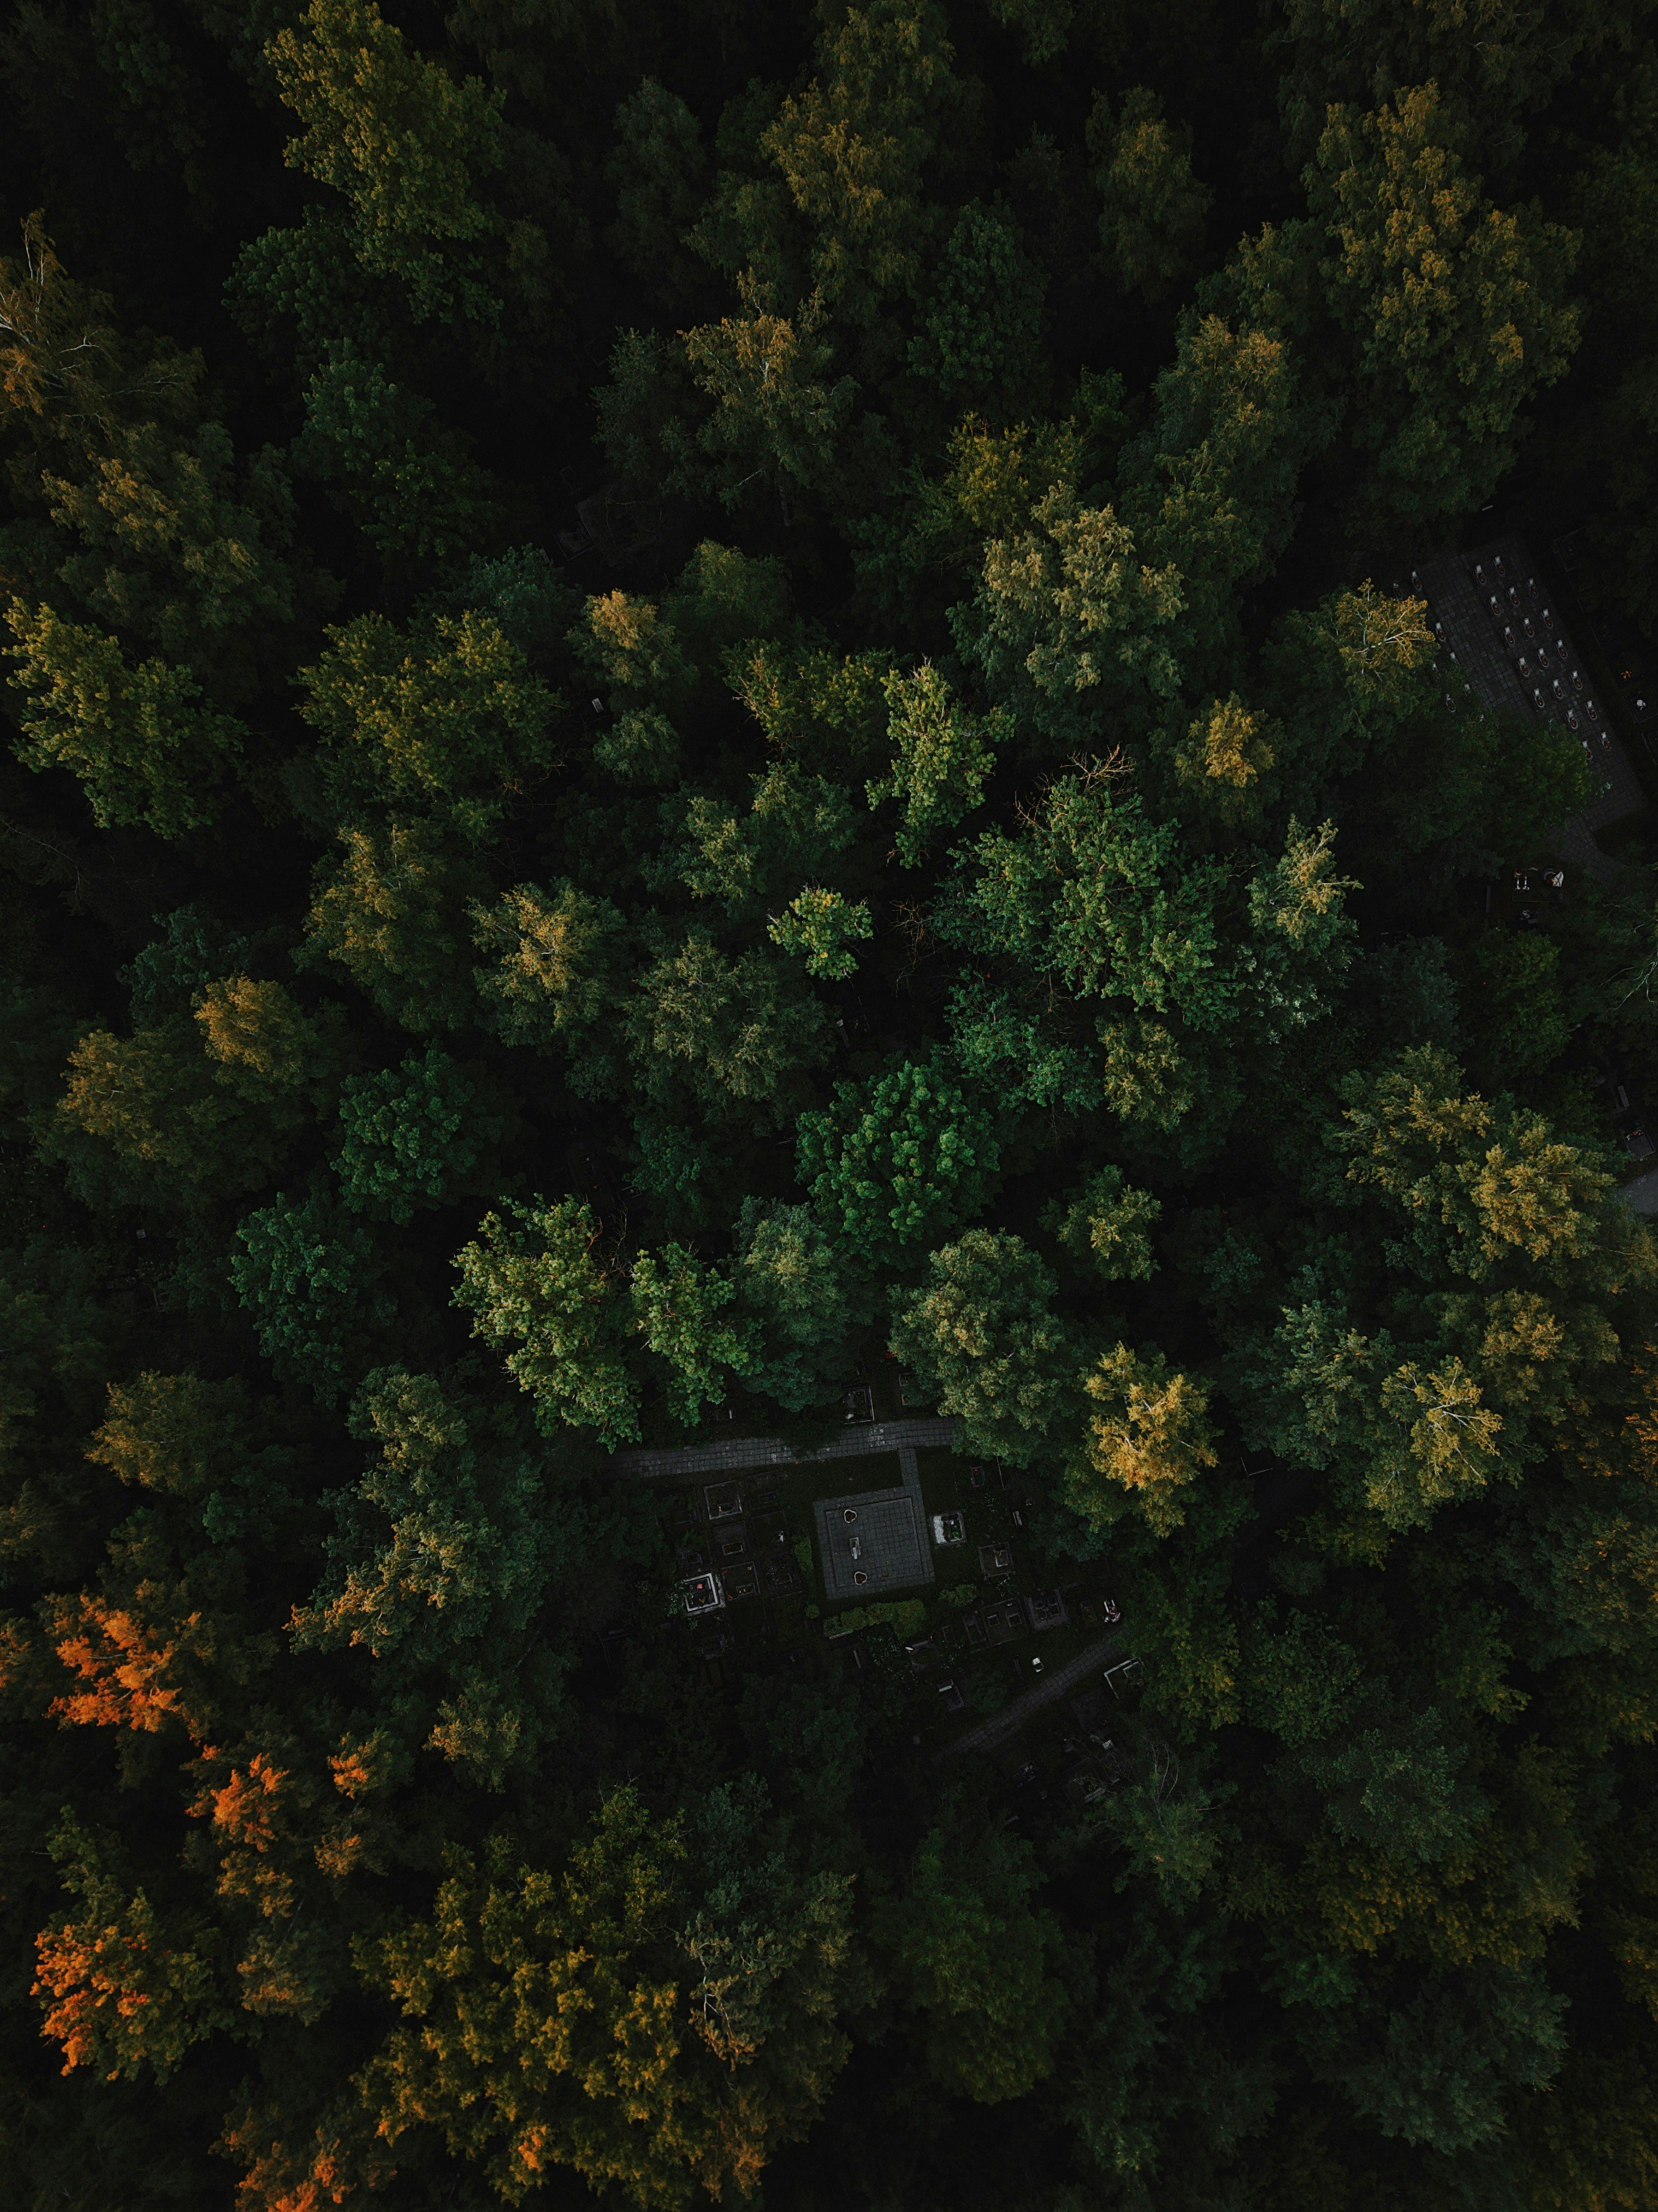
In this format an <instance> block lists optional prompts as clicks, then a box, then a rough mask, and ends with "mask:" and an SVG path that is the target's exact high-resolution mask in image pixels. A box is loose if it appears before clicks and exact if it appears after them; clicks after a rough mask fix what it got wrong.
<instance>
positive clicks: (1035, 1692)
mask: <svg viewBox="0 0 1658 2212" xmlns="http://www.w3.org/2000/svg"><path fill="white" fill-rule="evenodd" d="M1119 1640H1120V1639H1119V1638H1116V1637H1114V1636H1102V1637H1101V1638H1099V1639H1098V1641H1097V1642H1096V1643H1093V1644H1089V1645H1088V1647H1087V1649H1086V1650H1082V1651H1079V1652H1078V1654H1077V1656H1076V1657H1075V1658H1074V1659H1073V1660H1072V1661H1071V1662H1070V1663H1069V1665H1068V1666H1065V1667H1061V1668H1060V1670H1059V1672H1058V1674H1046V1675H1044V1676H1043V1678H1042V1680H1041V1681H1040V1682H1037V1683H1036V1684H1035V1685H1034V1686H1033V1687H1031V1688H1030V1689H1029V1690H1025V1691H1023V1692H1021V1693H1020V1695H1019V1696H1018V1697H1017V1698H1015V1699H1014V1700H1013V1702H1012V1704H1011V1705H1004V1706H1003V1707H1002V1710H1001V1711H1000V1712H999V1713H993V1714H992V1715H991V1717H990V1718H989V1719H988V1720H987V1721H981V1722H980V1723H979V1725H978V1727H977V1728H975V1729H969V1730H968V1732H967V1734H966V1735H958V1736H957V1739H956V1741H955V1742H954V1743H949V1744H946V1745H945V1746H944V1749H943V1750H942V1751H941V1752H938V1753H935V1754H934V1757H935V1763H936V1760H937V1759H954V1758H955V1756H956V1754H957V1753H958V1752H963V1751H993V1750H994V1749H995V1747H996V1746H997V1745H998V1744H999V1743H1005V1741H1006V1740H1007V1738H1008V1737H1009V1736H1011V1735H1015V1734H1017V1731H1018V1730H1019V1729H1022V1728H1023V1726H1024V1724H1025V1723H1026V1722H1027V1721H1028V1720H1029V1718H1030V1716H1031V1715H1032V1714H1033V1713H1039V1712H1040V1711H1042V1707H1043V1706H1044V1705H1055V1704H1057V1703H1058V1701H1059V1700H1060V1699H1061V1698H1064V1697H1068V1696H1069V1695H1070V1694H1071V1692H1072V1691H1073V1690H1079V1689H1081V1687H1082V1686H1083V1684H1084V1682H1085V1681H1087V1680H1088V1679H1089V1677H1090V1675H1091V1674H1094V1672H1095V1671H1096V1668H1103V1666H1104V1665H1105V1662H1106V1661H1107V1660H1108V1658H1109V1657H1110V1656H1111V1654H1112V1653H1113V1652H1114V1650H1116V1649H1117V1645H1118V1643H1119Z"/></svg>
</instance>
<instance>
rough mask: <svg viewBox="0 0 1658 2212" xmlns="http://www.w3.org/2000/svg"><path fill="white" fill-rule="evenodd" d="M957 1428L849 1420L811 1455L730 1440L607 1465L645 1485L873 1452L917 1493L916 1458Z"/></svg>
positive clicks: (935, 1422) (765, 1440) (756, 1440)
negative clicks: (894, 1464) (890, 1459)
mask: <svg viewBox="0 0 1658 2212" xmlns="http://www.w3.org/2000/svg"><path fill="white" fill-rule="evenodd" d="M955 1441H956V1424H955V1422H954V1421H952V1420H944V1419H937V1418H929V1419H917V1420H913V1421H849V1422H848V1423H847V1429H846V1433H845V1434H844V1435H843V1436H838V1437H835V1438H834V1439H833V1441H832V1442H830V1443H826V1444H822V1445H820V1446H819V1447H818V1449H817V1450H816V1451H809V1452H797V1451H792V1450H791V1449H789V1447H788V1445H787V1444H786V1443H780V1441H779V1440H778V1438H777V1437H732V1439H731V1441H730V1442H729V1443H723V1444H683V1445H680V1446H678V1447H677V1448H676V1449H672V1450H668V1451H651V1450H638V1451H619V1452H616V1453H614V1454H613V1455H612V1456H611V1460H610V1465H611V1466H612V1467H613V1468H615V1469H616V1473H617V1474H632V1475H638V1476H640V1477H641V1479H642V1480H646V1481H649V1480H653V1479H654V1478H655V1477H657V1476H659V1475H670V1474H678V1475H687V1474H689V1475H703V1476H708V1475H715V1474H737V1473H738V1471H739V1470H740V1469H742V1468H754V1467H805V1466H809V1465H810V1464H811V1462H813V1461H816V1460H833V1459H868V1458H870V1457H871V1456H872V1455H873V1454H874V1453H876V1452H890V1451H896V1453H897V1455H898V1464H899V1466H900V1467H901V1468H902V1470H903V1480H904V1487H905V1489H907V1490H908V1488H910V1487H911V1486H912V1485H914V1486H915V1487H916V1488H917V1490H918V1492H919V1488H920V1471H919V1467H918V1464H917V1462H916V1457H915V1454H916V1451H917V1449H918V1448H920V1447H922V1446H925V1445H927V1444H944V1445H950V1444H953V1443H955Z"/></svg>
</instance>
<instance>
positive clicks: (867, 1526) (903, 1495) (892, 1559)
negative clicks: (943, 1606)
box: [812, 1483, 933, 1601]
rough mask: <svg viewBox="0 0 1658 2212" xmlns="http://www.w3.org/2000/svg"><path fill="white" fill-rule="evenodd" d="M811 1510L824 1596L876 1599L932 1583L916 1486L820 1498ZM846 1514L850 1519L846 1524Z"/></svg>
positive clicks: (837, 1598)
mask: <svg viewBox="0 0 1658 2212" xmlns="http://www.w3.org/2000/svg"><path fill="white" fill-rule="evenodd" d="M812 1512H813V1515H814V1516H815V1518H816V1520H817V1552H818V1557H819V1558H820V1559H822V1561H823V1590H824V1595H826V1596H828V1597H829V1598H831V1599H835V1600H839V1599H842V1598H850V1599H853V1600H854V1601H856V1600H857V1599H859V1598H866V1597H879V1596H881V1595H884V1593H885V1592H886V1591H888V1590H896V1589H916V1588H918V1587H919V1586H920V1584H922V1583H930V1582H931V1581H932V1578H933V1576H932V1547H931V1546H930V1545H929V1543H928V1542H927V1530H926V1522H925V1520H924V1518H923V1516H922V1511H921V1497H920V1484H919V1483H918V1484H916V1485H915V1486H914V1488H911V1487H909V1486H905V1487H904V1488H903V1489H902V1490H862V1491H859V1492H855V1493H854V1494H853V1496H852V1497H850V1498H819V1499H818V1500H817V1504H815V1505H814V1506H813V1508H812ZM848 1512H851V1513H853V1514H854V1515H855V1516H856V1518H855V1519H853V1520H850V1521H849V1520H847V1513H848ZM854 1542H855V1543H856V1545H857V1553H856V1555H855V1556H854V1554H853V1544H854Z"/></svg>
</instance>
